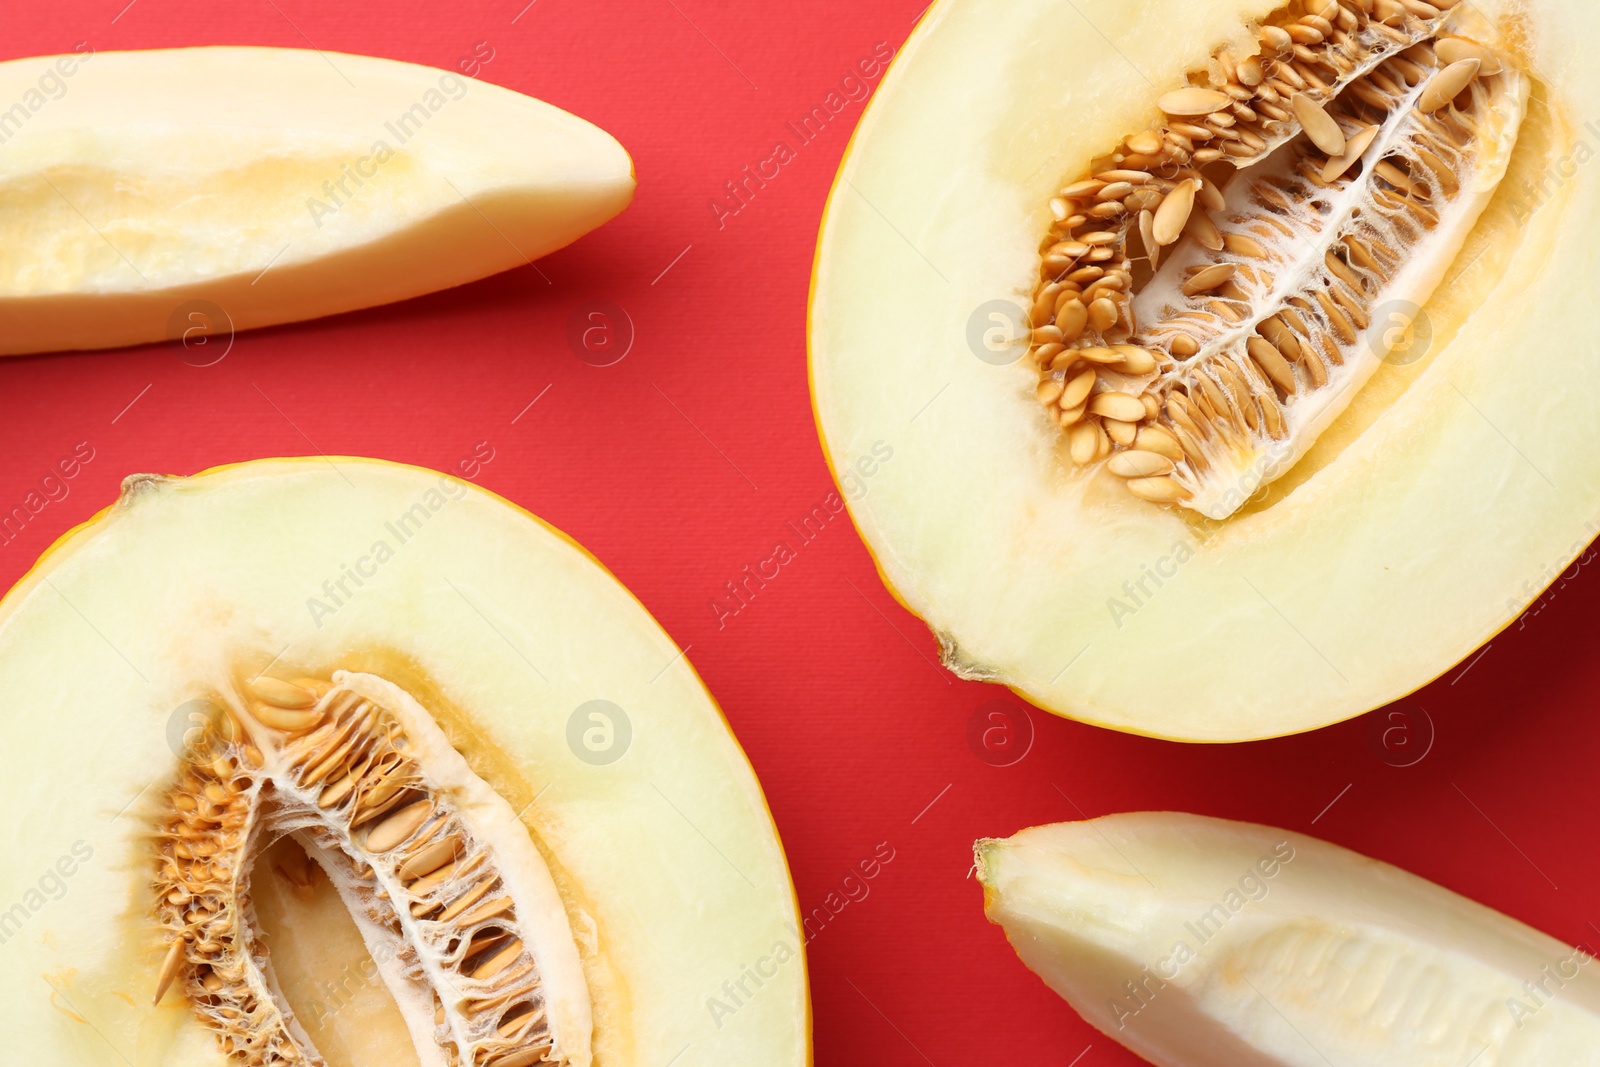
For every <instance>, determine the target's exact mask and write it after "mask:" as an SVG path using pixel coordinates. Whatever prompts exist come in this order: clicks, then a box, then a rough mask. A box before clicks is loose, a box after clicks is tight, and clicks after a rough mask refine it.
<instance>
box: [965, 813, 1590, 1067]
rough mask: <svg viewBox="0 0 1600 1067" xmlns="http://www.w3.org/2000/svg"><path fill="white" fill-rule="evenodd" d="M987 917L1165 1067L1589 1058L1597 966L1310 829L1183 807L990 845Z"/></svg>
mask: <svg viewBox="0 0 1600 1067" xmlns="http://www.w3.org/2000/svg"><path fill="white" fill-rule="evenodd" d="M977 860H978V877H979V878H980V880H982V882H983V885H984V899H985V906H986V909H987V911H988V915H989V918H990V919H991V920H992V921H994V922H996V923H999V924H1000V925H1001V926H1003V927H1004V928H1005V931H1006V936H1007V937H1008V938H1010V940H1011V944H1012V946H1013V947H1014V948H1016V950H1017V954H1018V955H1020V956H1021V957H1022V960H1023V962H1025V963H1026V964H1027V965H1028V966H1029V967H1031V968H1033V970H1034V971H1036V972H1038V974H1039V976H1040V977H1042V978H1043V979H1044V980H1045V981H1046V982H1047V983H1048V984H1049V985H1050V987H1051V988H1052V989H1054V990H1055V991H1056V992H1058V993H1060V994H1061V995H1062V996H1063V997H1065V998H1066V999H1067V1000H1068V1002H1069V1003H1071V1004H1072V1006H1073V1007H1074V1008H1076V1009H1077V1010H1078V1011H1079V1012H1080V1013H1081V1014H1082V1015H1083V1017H1084V1018H1085V1019H1087V1020H1088V1021H1089V1022H1090V1023H1092V1024H1094V1026H1096V1027H1097V1028H1098V1029H1100V1030H1102V1031H1103V1032H1105V1033H1106V1034H1109V1035H1110V1036H1111V1037H1113V1038H1115V1039H1116V1040H1117V1041H1120V1042H1122V1043H1123V1044H1124V1045H1127V1046H1128V1047H1129V1048H1131V1049H1133V1050H1134V1051H1135V1052H1137V1053H1139V1054H1140V1055H1141V1056H1144V1057H1145V1058H1147V1059H1149V1060H1150V1061H1151V1062H1152V1063H1155V1064H1159V1065H1161V1067H1389V1065H1393V1064H1406V1065H1407V1067H1466V1065H1467V1064H1480V1065H1490V1067H1545V1065H1548V1064H1562V1065H1563V1067H1586V1065H1587V1067H1593V1065H1595V1064H1600V965H1596V963H1595V960H1594V958H1593V957H1592V956H1591V955H1589V954H1588V953H1586V952H1584V951H1582V950H1579V949H1574V948H1572V947H1570V946H1568V945H1565V944H1562V943H1561V942H1559V941H1556V940H1555V939H1554V938H1551V937H1548V936H1546V935H1545V934H1542V933H1539V932H1538V931H1537V930H1533V929H1531V928H1529V927H1527V926H1524V925H1523V924H1522V923H1519V922H1516V921H1515V920H1513V919H1510V918H1507V917H1506V916H1504V915H1501V914H1500V913H1499V912H1496V911H1492V910H1490V909H1489V908H1486V907H1484V906H1483V905H1481V904H1477V903H1474V902H1473V901H1470V900H1467V899H1465V898H1463V897H1460V896H1457V895H1456V894H1454V893H1451V892H1449V891H1448V890H1446V889H1443V888H1441V887H1439V886H1437V885H1434V884H1433V883H1431V882H1427V881H1424V880H1423V879H1421V878H1418V877H1416V876H1415V875H1412V874H1408V873H1406V872H1405V871H1402V870H1399V869H1397V868H1395V867H1391V866H1389V865H1388V864H1386V863H1379V862H1377V861H1376V860H1371V859H1367V858H1366V857H1364V856H1360V855H1357V854H1356V853H1354V852H1350V851H1347V850H1345V849H1342V848H1339V847H1337V846H1335V845H1330V844H1328V843H1326V842H1323V841H1318V840H1317V839H1315V838H1311V837H1306V836H1304V835H1302V834H1294V833H1289V832H1287V831H1284V830H1276V829H1273V828H1271V827H1267V826H1253V825H1249V824H1246V823H1236V822H1227V821H1224V820H1221V819H1210V818H1205V817H1203V816H1198V815H1185V814H1180V813H1172V812H1136V813H1132V814H1127V815H1110V816H1106V817H1104V818H1100V819H1094V820H1091V821H1088V822H1079V823H1059V824H1056V825H1053V826H1039V827H1034V828H1033V829H1030V830H1024V831H1022V832H1021V833H1019V834H1017V835H1016V836H1015V837H1012V838H1010V839H1007V840H985V841H980V842H978V845H977Z"/></svg>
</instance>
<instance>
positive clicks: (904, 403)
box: [811, 0, 1600, 740]
mask: <svg viewBox="0 0 1600 1067" xmlns="http://www.w3.org/2000/svg"><path fill="white" fill-rule="evenodd" d="M1596 42H1600V24H1597V19H1596V17H1595V15H1594V14H1593V10H1592V8H1591V7H1590V6H1588V5H1581V4H1578V3H1576V2H1575V0H1544V2H1540V3H1536V4H1516V3H1510V2H1501V3H1484V4H1480V3H1471V4H1469V3H1464V2H1441V3H1437V4H1436V3H1431V2H1423V0H1293V2H1292V3H1289V4H1287V5H1284V4H1282V3H1281V2H1279V3H1273V2H1270V0H1229V2H1227V3H1217V4H1172V3H1160V2H1156V0H1143V2H1137V3H1127V2H1123V0H1116V2H1113V0H1089V2H1084V3H1077V2H1073V3H1066V2H1052V0H1045V2H1039V3H1032V4H1003V3H994V2H991V0H944V2H942V3H940V4H938V5H935V7H934V8H933V9H932V10H931V11H930V12H929V13H928V15H927V17H926V18H925V20H924V21H923V23H922V24H921V26H920V27H919V28H918V30H917V32H916V33H915V34H914V36H913V39H912V41H911V42H910V43H909V44H908V45H907V47H906V48H905V49H904V50H903V51H902V53H901V58H900V59H899V61H898V63H897V65H896V68H895V69H894V70H893V71H892V72H891V74H890V75H889V76H888V77H887V78H886V80H885V83H884V85H883V86H882V87H881V88H880V90H879V92H878V95H877V97H876V99H875V100H874V102H873V104H872V106H871V107H870V108H869V111H868V113H867V115H866V116H865V117H864V118H863V120H862V124H861V128H860V130H859V131H858V133H857V136H856V138H855V141H854V142H853V144H852V146H851V148H850V150H849V152H848V154H847V157H846V160H845V162H844V165H843V167H842V170H841V173H840V179H839V181H838V183H837V185H836V186H835V191H834V193H833V195H832V197H831V199H830V201H829V207H828V215H827V218H826V220H825V222H824V225H823V230H822V237H821V242H820V245H819V248H818V254H817V265H816V274H815V279H814V284H813V295H812V306H811V374H812V388H813V395H814V401H815V405H816V410H817V419H818V424H819V428H820V430H821V432H822V435H823V439H824V443H825V448H826V450H827V453H828V457H829V460H830V462H831V463H832V464H833V465H834V466H835V468H836V469H843V468H844V467H847V466H848V465H850V463H852V462H853V460H854V458H855V457H857V456H858V455H861V454H864V453H865V452H866V451H868V450H869V449H870V448H871V446H872V445H873V443H874V442H879V441H882V442H887V443H889V444H891V445H892V446H893V447H894V449H895V453H896V466H895V468H894V470H893V471H885V472H884V475H883V476H882V477H881V478H880V479H879V480H878V481H877V482H875V483H874V487H873V492H872V494H871V495H870V496H867V497H864V498H861V499H859V500H854V501H852V503H851V507H852V514H853V515H854V517H855V519H856V521H857V523H858V525H859V527H860V528H861V531H862V533H863V536H864V537H865V539H866V541H867V543H868V545H869V546H870V547H871V549H872V550H873V552H874V554H875V556H876V557H877V560H878V564H879V567H880V569H881V571H882V572H883V575H884V577H885V579H886V581H887V582H888V583H889V584H890V585H891V587H892V588H893V589H894V590H895V592H896V594H897V595H898V596H899V597H900V598H901V599H902V600H903V601H904V602H905V603H906V604H907V606H908V607H910V608H911V609H912V610H913V611H915V612H917V613H918V614H919V615H921V616H922V617H923V618H924V619H925V620H926V621H927V622H928V624H929V625H930V626H931V627H932V628H933V629H934V630H935V632H936V633H937V634H938V635H939V638H940V640H941V642H942V644H943V646H944V652H945V658H946V662H947V664H948V665H949V666H950V667H951V668H952V669H954V670H956V671H957V672H958V673H961V674H963V675H966V676H968V677H975V678H984V679H991V680H995V681H999V682H1003V683H1004V684H1007V685H1009V686H1011V687H1013V688H1015V689H1016V690H1018V691H1019V692H1021V693H1022V694H1023V695H1025V696H1027V697H1028V698H1029V699H1031V700H1033V701H1035V702H1036V703H1038V704H1040V705H1042V706H1044V707H1046V708H1049V709H1051V710H1053V711H1056V712H1059V713H1061V714H1066V715H1071V716H1074V717H1077V718H1081V719H1085V720H1088V721H1092V722H1097V723H1101V724H1104V725H1108V726H1112V727H1115V728H1118V729H1124V730H1129V731H1134V732H1139V733H1146V734H1153V735H1158V736H1163V737H1172V738H1181V739H1190V740H1240V739H1247V738H1255V737H1263V736H1271V735H1277V734H1283V733H1290V732H1295V731H1299V730H1306V729H1311V728H1314V727H1317V726H1321V725H1325V724H1327V723H1330V722H1334V721H1337V720H1339V719H1342V718H1346V717H1348V716H1351V715H1354V714H1358V713H1360V712H1363V711H1366V710H1369V709H1371V708H1373V707H1376V706H1379V705H1381V704H1383V703H1386V702H1388V701H1390V700H1393V699H1395V698H1396V697H1398V696H1401V695H1403V694H1404V693H1406V692H1408V691H1410V690H1412V689H1415V688H1417V687H1418V686H1420V685H1421V684H1423V683H1424V682H1426V681H1428V680H1430V679H1431V678H1433V677H1435V676H1437V675H1438V674H1440V673H1441V672H1442V671H1444V670H1445V669H1446V668H1448V667H1449V665H1450V664H1452V663H1454V662H1456V661H1458V660H1459V659H1461V658H1462V657H1463V656H1464V655H1465V654H1467V653H1468V652H1470V651H1471V650H1472V649H1473V648H1474V647H1476V646H1477V645H1478V644H1480V643H1481V642H1482V641H1483V640H1484V639H1486V638H1487V637H1489V636H1490V635H1492V634H1493V633H1495V632H1496V631H1498V630H1499V629H1500V628H1501V627H1502V626H1504V625H1505V624H1506V622H1507V621H1508V620H1509V619H1511V618H1512V617H1514V615H1515V613H1516V612H1517V611H1519V610H1520V609H1521V608H1522V607H1523V606H1524V605H1525V604H1526V603H1527V602H1528V601H1529V600H1530V599H1532V597H1533V596H1534V595H1536V594H1537V591H1538V590H1537V584H1538V582H1537V580H1534V581H1530V579H1537V576H1541V575H1548V574H1554V573H1557V572H1558V571H1559V570H1560V567H1561V565H1562V564H1563V563H1565V562H1566V561H1567V560H1569V559H1571V558H1572V557H1573V556H1575V555H1576V554H1577V553H1578V552H1579V551H1581V549H1582V547H1583V546H1584V544H1586V543H1587V541H1588V540H1589V539H1590V538H1591V537H1592V536H1593V533H1594V530H1595V527H1594V525H1593V524H1592V522H1590V518H1591V516H1590V512H1591V511H1592V509H1593V507H1594V505H1595V502H1596V501H1597V500H1600V459H1597V458H1596V457H1597V456H1600V447H1597V446H1600V440H1597V439H1596V434H1597V433H1600V431H1597V430H1596V429H1595V426H1596V423H1595V421H1594V420H1593V419H1592V418H1591V417H1590V415H1589V412H1590V411H1591V410H1592V408H1593V404H1594V402H1595V401H1596V400H1597V399H1600V397H1597V395H1596V394H1597V393H1600V349H1597V347H1596V345H1595V344H1594V343H1593V341H1592V340H1591V338H1590V331H1588V329H1587V327H1586V325H1585V324H1584V323H1582V322H1580V321H1578V318H1579V316H1581V315H1582V314H1583V311H1584V309H1585V306H1586V299H1587V298H1586V296H1585V294H1586V292H1587V290H1588V289H1589V288H1590V287H1591V285H1590V283H1591V278H1592V273H1593V267H1592V256H1591V255H1590V252H1589V249H1588V247H1587V244H1588V242H1587V240H1586V238H1585V237H1584V236H1583V235H1584V234H1586V233H1587V232H1588V231H1589V230H1590V228H1592V227H1593V226H1594V225H1595V223H1596V218H1595V216H1596V213H1597V207H1600V195H1597V191H1596V190H1597V184H1596V183H1597V181H1600V179H1597V177H1596V175H1594V174H1593V173H1591V172H1590V171H1588V170H1586V169H1583V168H1581V167H1578V166H1576V165H1570V166H1569V165H1568V164H1572V161H1573V158H1574V155H1575V151H1576V158H1577V159H1584V158H1587V156H1592V155H1593V151H1592V149H1587V148H1584V147H1583V146H1581V145H1578V144H1577V142H1578V141H1579V137H1580V135H1581V133H1582V130H1581V127H1580V125H1579V120H1578V118H1577V116H1578V115H1579V113H1580V105H1579V104H1578V103H1577V102H1579V101H1582V100H1585V99H1588V98H1589V97H1590V94H1591V93H1592V91H1593V90H1594V89H1595V88H1597V87H1600V75H1597V73H1596V71H1595V69H1594V65H1593V64H1592V63H1591V62H1589V60H1588V58H1587V57H1588V55H1589V52H1590V49H1589V46H1590V45H1593V44H1594V43H1596ZM1575 146H1576V150H1575ZM1552 175H1559V177H1558V178H1552ZM1533 306H1536V307H1537V308H1538V309H1539V313H1540V316H1541V318H1542V326H1541V329H1542V330H1545V331H1553V332H1551V333H1550V334H1549V335H1550V336H1559V337H1560V338H1561V341H1560V348H1561V351H1562V373H1561V384H1560V385H1559V387H1554V388H1552V387H1551V386H1550V384H1549V383H1548V382H1546V381H1541V380H1539V376H1537V375H1522V374H1517V373H1514V372H1513V371H1512V367H1513V362H1512V354H1513V353H1514V352H1516V351H1518V350H1519V349H1521V348H1522V347H1525V346H1524V343H1523V342H1522V341H1520V340H1519V337H1520V333H1519V331H1521V330H1523V329H1524V327H1525V325H1526V323H1527V318H1528V313H1529V309H1530V307H1533ZM902 458H904V459H906V460H907V462H905V463H904V464H903V465H902V464H900V460H901V459H902Z"/></svg>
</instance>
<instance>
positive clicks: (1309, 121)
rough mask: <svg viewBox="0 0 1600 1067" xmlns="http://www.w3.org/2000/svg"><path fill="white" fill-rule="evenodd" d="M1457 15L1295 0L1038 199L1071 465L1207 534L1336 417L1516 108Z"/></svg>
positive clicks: (1035, 312) (1401, 5)
mask: <svg viewBox="0 0 1600 1067" xmlns="http://www.w3.org/2000/svg"><path fill="white" fill-rule="evenodd" d="M1457 2H1458V0H1444V2H1440V3H1435V4H1430V3H1425V2H1423V0H1304V2H1300V0H1296V3H1294V4H1293V5H1292V6H1291V7H1289V8H1286V9H1284V10H1282V11H1280V12H1279V13H1278V14H1277V15H1276V16H1274V18H1273V19H1272V20H1271V24H1269V25H1264V26H1262V27H1261V28H1260V30H1259V33H1258V35H1257V43H1258V48H1259V52H1258V53H1257V54H1252V55H1246V56H1235V55H1232V54H1230V53H1228V52H1220V53H1218V54H1217V55H1216V56H1215V57H1214V59H1213V61H1212V63H1211V64H1210V67H1209V69H1208V70H1207V71H1206V72H1204V73H1203V74H1198V73H1197V74H1196V75H1194V76H1193V78H1192V79H1191V81H1192V82H1193V84H1190V85H1188V86H1186V87H1184V88H1181V89H1177V90H1174V91H1172V92H1170V93H1167V94H1166V95H1164V96H1162V97H1161V99H1160V101H1159V106H1160V108H1161V110H1162V112H1163V114H1164V116H1165V119H1164V121H1163V122H1162V123H1161V124H1160V125H1159V126H1158V127H1156V128H1155V129H1151V130H1147V131H1144V132H1141V133H1137V134H1134V135H1133V136H1131V137H1128V138H1126V139H1125V140H1124V141H1123V142H1122V144H1121V145H1120V146H1119V147H1118V148H1117V149H1116V150H1115V151H1114V152H1113V153H1112V154H1111V155H1110V156H1109V157H1107V158H1105V159H1104V160H1103V161H1102V165H1101V166H1100V167H1098V168H1097V169H1096V170H1095V172H1094V173H1093V174H1091V175H1089V176H1087V177H1084V178H1083V179H1082V180H1080V181H1076V182H1074V183H1073V184H1071V185H1069V186H1067V187H1066V188H1064V189H1062V190H1061V191H1060V194H1059V195H1058V196H1057V197H1055V198H1054V199H1052V200H1051V202H1050V208H1051V214H1052V216H1053V218H1054V223H1053V225H1052V227H1051V230H1050V233H1049V236H1048V237H1047V238H1046V240H1045V242H1044V244H1043V246H1042V266H1041V279H1040V282H1039V286H1038V289H1037V291H1036V292H1035V294H1034V303H1033V309H1032V313H1031V319H1032V322H1031V325H1032V336H1031V347H1030V356H1031V359H1032V361H1033V365H1034V366H1036V367H1037V368H1038V370H1039V375H1040V378H1039V383H1038V386H1037V396H1038V399H1039V402H1040V403H1041V404H1043V405H1045V407H1046V409H1047V410H1048V411H1049V413H1050V414H1051V416H1052V417H1053V418H1054V419H1055V420H1056V421H1057V422H1058V423H1059V424H1060V426H1061V428H1062V429H1063V430H1064V432H1065V433H1066V436H1067V445H1068V452H1069V453H1070V455H1071V458H1072V460H1073V462H1074V463H1076V464H1078V465H1080V466H1087V465H1091V464H1098V463H1100V462H1101V461H1104V465H1105V468H1106V469H1108V470H1109V471H1110V472H1111V473H1113V474H1115V475H1118V476H1119V477H1121V478H1123V479H1125V480H1126V481H1125V484H1126V486H1127V488H1128V489H1129V490H1130V491H1131V492H1132V493H1133V494H1134V495H1135V496H1137V497H1140V498H1142V499H1144V500H1148V501H1153V502H1156V503H1160V504H1180V505H1183V506H1185V507H1188V508H1191V509H1193V510H1195V511H1198V512H1200V513H1201V514H1204V515H1206V516H1208V517H1209V518H1213V519H1223V518H1226V517H1227V516H1229V515H1231V514H1232V513H1233V512H1235V511H1236V510H1238V508H1239V507H1241V506H1242V505H1243V504H1244V503H1245V502H1246V501H1247V500H1248V499H1249V498H1250V497H1251V496H1252V494H1253V493H1255V491H1256V490H1258V489H1259V488H1260V487H1261V486H1262V485H1263V484H1265V483H1267V482H1269V481H1271V480H1272V479H1273V478H1276V477H1278V476H1280V475H1282V474H1283V473H1284V472H1286V471H1287V470H1288V469H1289V468H1290V467H1291V466H1292V465H1293V464H1294V462H1295V461H1297V460H1298V459H1299V458H1300V457H1301V456H1302V455H1303V454H1304V453H1305V452H1306V451H1307V450H1308V449H1309V448H1310V447H1311V445H1312V444H1313V443H1315V441H1316V438H1317V436H1318V435H1320V434H1321V433H1322V431H1323V430H1325V429H1326V428H1327V426H1328V425H1329V424H1331V423H1332V421H1333V420H1334V419H1335V418H1336V417H1337V416H1338V415H1339V413H1340V412H1341V411H1343V410H1344V408H1345V406H1346V405H1347V404H1348V403H1349V401H1350V400H1351V398H1352V397H1353V396H1354V395H1355V393H1356V392H1357V391H1358V390H1359V389H1360V388H1361V386H1362V385H1364V384H1365V383H1366V381H1367V380H1368V379H1369V378H1370V377H1371V375H1372V374H1373V373H1374V372H1375V371H1376V370H1377V368H1378V366H1379V365H1380V364H1381V363H1382V361H1383V359H1384V358H1385V357H1386V356H1387V355H1388V353H1389V350H1390V348H1392V347H1393V346H1394V344H1395V342H1396V341H1397V340H1399V337H1400V336H1401V335H1403V330H1397V329H1396V328H1395V323H1394V322H1393V321H1390V319H1389V318H1388V317H1387V316H1385V317H1384V318H1383V319H1381V320H1380V321H1374V312H1375V311H1378V310H1381V309H1384V308H1388V307H1400V308H1402V309H1407V308H1408V309H1410V311H1411V312H1412V313H1413V314H1414V312H1415V309H1416V306H1417V305H1419V304H1421V303H1422V302H1423V301H1425V300H1426V299H1427V297H1428V296H1429V295H1430V294H1431V293H1432V291H1433V288H1434V287H1435V286H1436V285H1437V283H1438V281H1439V279H1440V278H1441V277H1442V276H1443V274H1444V271H1445V269H1446V268H1447V267H1448V266H1449V264H1450V263H1451V262H1452V261H1453V260H1454V259H1455V257H1456V255H1457V253H1458V252H1459V251H1460V248H1461V244H1462V242H1463V241H1464V240H1465V238H1466V234H1467V232H1468V231H1469V230H1470V229H1471V227H1472V225H1473V224H1474V223H1475V221H1476V220H1477V217H1478V215H1479V214H1480V213H1481V211H1482V209H1483V206H1484V205H1485V204H1486V203H1487V200H1488V197H1489V195H1490V194H1491V193H1492V191H1493V189H1494V187H1495V186H1496V185H1497V184H1498V182H1499V180H1500V178H1501V177H1502V176H1503V174H1504V170H1505V166H1506V163H1507V159H1508V157H1509V153H1510V150H1511V147H1512V145H1513V144H1514V143H1515V139H1516V134H1517V131H1518V128H1519V126H1520V122H1521V118H1522V114H1523V112H1524V110H1525V107H1526V100H1527V93H1528V82H1527V79H1526V77H1525V76H1524V75H1523V74H1521V73H1520V72H1519V71H1517V70H1515V69H1514V68H1513V67H1512V65H1511V63H1510V62H1509V61H1507V60H1505V59H1503V58H1502V57H1500V56H1498V55H1497V54H1496V53H1495V52H1494V51H1492V50H1491V49H1490V48H1489V47H1488V46H1486V45H1485V44H1483V43H1482V42H1480V41H1478V40H1474V39H1472V38H1470V37H1468V36H1465V35H1463V33H1462V32H1459V27H1458V26H1457V25H1456V24H1455V23H1456V16H1455V15H1453V14H1452V15H1447V14H1446V12H1447V11H1448V10H1449V9H1451V8H1454V7H1455V6H1456V5H1457ZM1462 6H1463V7H1464V8H1465V7H1466V6H1467V5H1462ZM1202 82H1203V83H1204V84H1201V83H1202ZM1401 321H1402V322H1403V321H1405V316H1402V320H1401Z"/></svg>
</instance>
